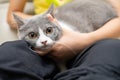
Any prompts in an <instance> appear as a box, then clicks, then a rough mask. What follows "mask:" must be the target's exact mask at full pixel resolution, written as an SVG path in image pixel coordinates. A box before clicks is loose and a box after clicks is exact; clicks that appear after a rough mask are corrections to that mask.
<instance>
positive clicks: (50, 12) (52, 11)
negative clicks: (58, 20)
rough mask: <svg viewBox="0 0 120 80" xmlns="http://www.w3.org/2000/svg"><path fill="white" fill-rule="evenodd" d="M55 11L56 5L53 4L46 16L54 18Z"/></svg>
mask: <svg viewBox="0 0 120 80" xmlns="http://www.w3.org/2000/svg"><path fill="white" fill-rule="evenodd" d="M54 9H55V7H54V4H51V6H50V7H49V9H48V11H47V12H46V14H50V15H51V16H52V17H53V18H54Z"/></svg>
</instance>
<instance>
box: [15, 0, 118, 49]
mask: <svg viewBox="0 0 120 80" xmlns="http://www.w3.org/2000/svg"><path fill="white" fill-rule="evenodd" d="M13 16H14V18H15V20H16V22H17V24H18V31H19V37H20V38H21V39H24V40H26V41H27V42H29V43H30V44H31V45H32V46H33V47H34V48H38V49H40V50H48V49H50V48H51V47H52V46H53V45H54V43H55V42H57V40H59V39H60V37H61V36H62V27H67V29H71V30H74V31H78V32H84V33H88V32H91V31H94V30H96V29H98V28H100V27H101V26H103V25H104V24H105V23H106V22H108V21H109V20H111V19H112V18H115V17H116V16H117V15H116V12H115V11H114V9H113V8H112V6H111V5H110V4H109V2H108V1H107V0H73V1H72V2H70V3H68V4H66V5H63V6H62V7H59V8H57V9H56V14H54V6H53V5H52V6H51V7H50V8H49V9H48V11H47V12H46V13H43V14H40V15H36V16H33V17H32V18H29V19H25V20H24V19H22V18H20V17H19V16H17V15H15V14H14V15H13ZM55 18H57V20H58V21H56V20H55Z"/></svg>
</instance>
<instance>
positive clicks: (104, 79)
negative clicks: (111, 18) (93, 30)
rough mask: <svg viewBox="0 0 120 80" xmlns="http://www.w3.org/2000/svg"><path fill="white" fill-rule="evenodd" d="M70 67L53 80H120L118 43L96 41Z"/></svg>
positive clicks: (112, 40)
mask: <svg viewBox="0 0 120 80" xmlns="http://www.w3.org/2000/svg"><path fill="white" fill-rule="evenodd" d="M70 65H71V66H70ZM70 65H69V66H70V69H68V70H66V71H64V72H62V73H59V74H57V75H56V76H55V78H54V80H120V41H119V40H114V39H107V40H102V41H98V42H97V43H95V44H93V45H91V46H90V47H88V48H87V49H85V50H84V51H83V52H82V53H81V54H80V55H78V56H77V57H76V58H75V59H74V61H73V62H72V64H70Z"/></svg>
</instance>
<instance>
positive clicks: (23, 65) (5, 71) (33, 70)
mask: <svg viewBox="0 0 120 80" xmlns="http://www.w3.org/2000/svg"><path fill="white" fill-rule="evenodd" d="M54 74H56V66H55V64H54V62H53V61H52V60H51V59H49V58H47V57H40V56H39V55H38V54H37V53H35V52H33V51H32V50H31V49H30V48H29V45H28V44H27V43H26V42H25V41H22V40H18V41H12V42H6V43H4V44H2V45H1V46H0V80H44V79H43V78H50V77H52V76H53V75H54Z"/></svg>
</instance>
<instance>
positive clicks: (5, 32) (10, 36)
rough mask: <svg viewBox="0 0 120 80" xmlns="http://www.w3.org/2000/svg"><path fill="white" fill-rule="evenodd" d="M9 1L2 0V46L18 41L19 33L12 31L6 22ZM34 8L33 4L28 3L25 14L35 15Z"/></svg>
mask: <svg viewBox="0 0 120 80" xmlns="http://www.w3.org/2000/svg"><path fill="white" fill-rule="evenodd" d="M8 6H9V0H0V44H2V43H4V42H6V41H13V40H17V39H18V37H17V32H15V31H13V30H11V29H10V27H9V25H8V24H7V22H6V17H7V11H8ZM33 9H34V6H33V4H32V2H28V3H27V5H26V6H25V10H24V12H25V13H28V14H31V13H33Z"/></svg>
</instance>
